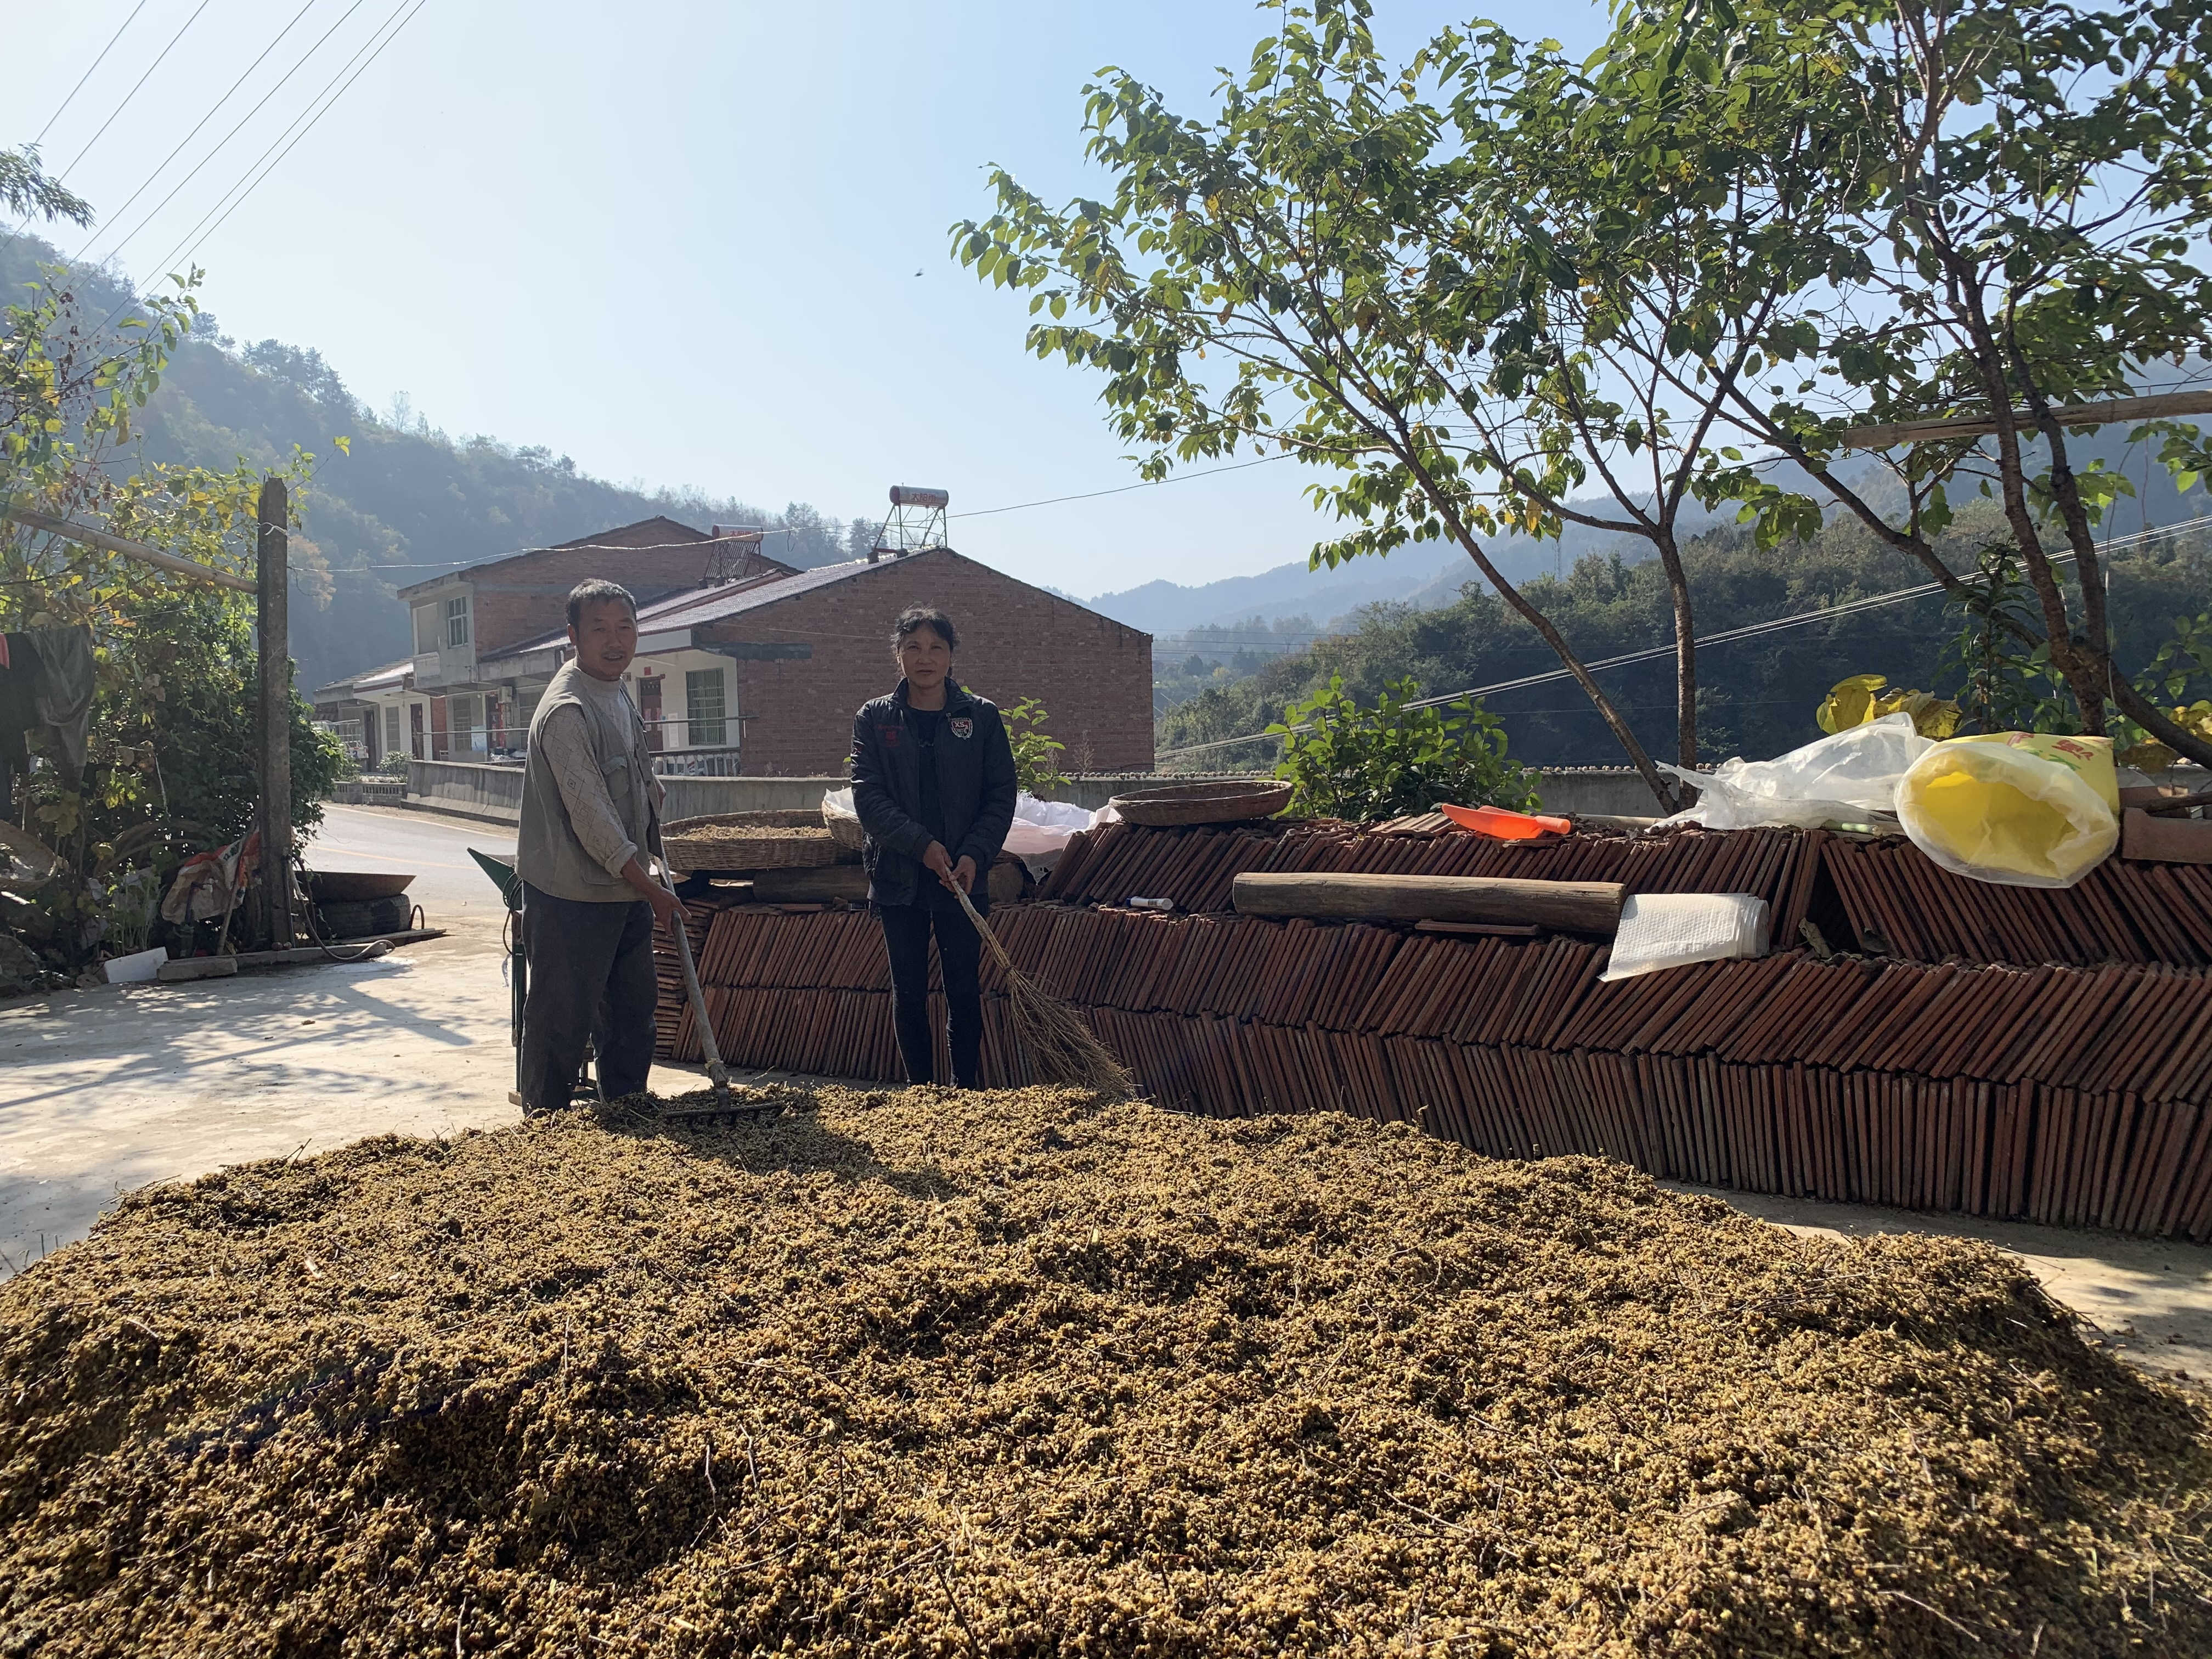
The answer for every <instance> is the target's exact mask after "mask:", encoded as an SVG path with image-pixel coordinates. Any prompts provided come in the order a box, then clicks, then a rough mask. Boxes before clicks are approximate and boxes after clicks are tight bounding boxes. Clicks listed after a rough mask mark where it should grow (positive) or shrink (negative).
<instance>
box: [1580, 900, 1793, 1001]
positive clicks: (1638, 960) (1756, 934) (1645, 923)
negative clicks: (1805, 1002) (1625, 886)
mask: <svg viewBox="0 0 2212 1659" xmlns="http://www.w3.org/2000/svg"><path fill="white" fill-rule="evenodd" d="M1770 926H1771V922H1770V920H1769V917H1768V915H1767V908H1766V901H1765V899H1763V898H1760V897H1759V896H1758V895H1757V894H1755V893H1635V894H1632V895H1630V896H1629V899H1628V902H1626V904H1624V905H1623V906H1622V907H1621V910H1620V929H1619V930H1618V931H1617V932H1616V933H1614V934H1613V955H1612V957H1611V958H1610V959H1609V960H1608V961H1607V963H1606V969H1605V971H1604V972H1603V973H1602V974H1600V975H1598V978H1599V979H1601V980H1604V981H1611V980H1616V979H1633V978H1635V977H1636V976H1637V975H1638V974H1650V973H1656V972H1657V971H1658V970H1659V969H1662V968H1682V967H1686V966H1687V965H1688V964H1690V963H1693V962H1726V961H1728V960H1729V958H1730V957H1763V956H1765V954H1766V945H1767V933H1768V929H1769V927H1770Z"/></svg>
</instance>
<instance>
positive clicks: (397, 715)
mask: <svg viewBox="0 0 2212 1659" xmlns="http://www.w3.org/2000/svg"><path fill="white" fill-rule="evenodd" d="M406 751H407V711H406V710H405V709H404V708H401V707H400V706H399V705H398V703H396V702H388V703H386V704H385V705H384V752H385V753H386V754H387V755H400V754H404V753H405V752H406Z"/></svg>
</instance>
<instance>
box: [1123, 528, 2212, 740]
mask: <svg viewBox="0 0 2212 1659" xmlns="http://www.w3.org/2000/svg"><path fill="white" fill-rule="evenodd" d="M2206 525H2212V513H2205V514H2203V515H2202V516H2201V517H2198V518H2194V519H2185V520H2182V521H2181V522H2180V523H2179V524H2172V525H2166V526H2162V527H2160V528H2159V529H2156V530H2145V531H2139V532H2136V534H2134V535H2132V536H2117V537H2114V538H2112V539H2111V540H2110V541H2106V542H2104V543H2101V544H2099V550H2100V552H2111V551H2112V550H2114V549H2116V548H2123V547H2130V546H2133V545H2134V544H2136V543H2138V542H2147V541H2149V540H2150V539H2152V538H2154V537H2158V536H2170V535H2172V534H2173V533H2174V532H2176V531H2182V530H2195V529H2198V528H2200V527H2202V526H2206ZM2073 557H2074V555H2073V554H2071V553H2059V554H2055V555H2053V556H2052V558H2051V562H2052V563H2053V564H2063V563H2064V562H2067V561H2069V560H2070V559H2072V558H2073ZM1941 592H1943V584H1942V583H1941V582H1923V583H1921V584H1920V585H1918V586H1914V587H1900V588H1898V589H1895V590H1894V591H1893V592H1887V593H1874V594H1869V596H1868V597H1867V598H1865V599H1852V600H1850V601H1849V602H1848V603H1846V604H1843V605H1831V606H1829V607H1828V608H1827V609H1826V610H1824V611H1799V612H1798V613H1797V614H1796V615H1795V616H1790V617H1774V618H1772V619H1771V620H1770V621H1767V622H1761V623H1746V624H1744V626H1742V627H1741V628H1729V629H1722V630H1721V631H1720V632H1719V633H1717V634H1708V635H1705V636H1704V637H1703V638H1701V639H1696V640H1692V641H1691V642H1690V644H1691V647H1692V649H1693V650H1702V649H1704V648H1705V647H1706V646H1709V645H1727V644H1729V643H1730V642H1732V641H1736V640H1747V639H1752V638H1754V637H1756V636H1758V635H1765V634H1775V633H1779V632H1781V631H1782V630H1783V629H1787V628H1802V627H1804V626H1805V625H1806V624H1807V623H1821V622H1833V621H1835V620H1837V619H1838V617H1853V616H1857V615H1858V614H1860V613H1861V612H1863V611H1876V610H1880V609H1881V608H1882V607H1883V606H1885V605H1905V604H1907V603H1909V602H1910V601H1911V600H1913V599H1926V598H1927V597H1928V596H1929V594H1931V593H1941ZM1674 650H1675V647H1674V646H1672V645H1655V646H1650V647H1646V648H1645V649H1644V650H1642V651H1628V652H1624V653H1622V654H1620V656H1617V657H1607V658H1604V659H1601V660H1600V661H1597V662H1589V663H1584V664H1583V668H1584V669H1585V670H1587V671H1589V672H1590V673H1593V674H1594V673H1596V672H1597V671H1599V670H1600V669H1605V668H1626V667H1627V666H1629V665H1631V664H1633V663H1639V662H1652V661H1656V659H1659V658H1661V657H1671V656H1673V655H1674ZM1571 678H1574V674H1573V671H1572V670H1571V669H1565V668H1555V669H1553V670H1552V671H1549V672H1548V673H1543V674H1524V675H1522V677H1521V678H1518V679H1512V680H1500V681H1498V683H1497V684H1494V685H1477V686H1471V687H1469V688H1468V690H1464V691H1447V692H1445V693H1444V694H1443V696H1437V697H1422V698H1419V699H1417V700H1416V701H1414V702H1408V703H1403V704H1401V705H1400V706H1401V708H1443V706H1444V705H1445V704H1447V703H1454V702H1459V701H1460V699H1461V698H1462V697H1488V696H1496V695H1497V694H1498V693H1499V692H1501V691H1518V690H1522V689H1523V688H1524V687H1527V686H1531V685H1548V684H1553V683H1554V682H1556V681H1559V680H1565V679H1571ZM1290 729H1291V731H1293V732H1310V731H1311V730H1312V729H1313V728H1312V726H1310V725H1301V726H1292V727H1291V728H1290ZM1273 735H1277V734H1273V733H1269V732H1247V733H1246V734H1245V735H1244V736H1243V737H1241V738H1213V739H1212V741H1210V742H1206V743H1192V744H1183V745H1182V746H1181V747H1180V748H1176V749H1163V750H1159V751H1158V753H1157V754H1155V755H1154V756H1153V759H1155V760H1172V759H1174V758H1175V757H1176V756H1178V755H1199V754H1204V753H1206V751H1207V750H1214V749H1230V748H1234V747H1235V746H1236V745H1237V744H1242V743H1258V742H1261V741H1263V740H1265V739H1266V738H1269V737H1270V736H1273Z"/></svg>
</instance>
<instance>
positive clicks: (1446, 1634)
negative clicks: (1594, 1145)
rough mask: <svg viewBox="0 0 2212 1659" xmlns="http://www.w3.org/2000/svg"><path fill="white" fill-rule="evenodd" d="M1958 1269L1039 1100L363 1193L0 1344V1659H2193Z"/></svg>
mask: <svg viewBox="0 0 2212 1659" xmlns="http://www.w3.org/2000/svg"><path fill="white" fill-rule="evenodd" d="M2206 1431H2207V1423H2206V1420H2205V1418H2204V1416H2203V1413H2202V1411H2201V1410H2200V1408H2199V1407H2198V1406H2197V1404H2196V1403H2194V1402H2193V1401H2191V1399H2190V1398H2188V1397H2186V1396H2185V1395H2182V1394H2180V1393H2178V1392H2176V1391H2173V1390H2172V1389H2167V1388H2166V1387H2164V1386H2162V1385H2160V1384H2157V1383H2152V1382H2149V1381H2147V1380H2145V1379H2144V1378H2142V1377H2141V1376H2136V1375H2134V1374H2131V1373H2130V1372H2129V1371H2126V1370H2123V1369H2122V1368H2121V1367H2120V1366H2119V1365H2118V1364H2116V1363H2115V1362H2114V1361H2112V1359H2111V1358H2108V1357H2106V1355H2104V1354H2102V1353H2100V1352H2097V1351H2096V1350H2094V1349H2093V1348H2091V1347H2090V1346H2087V1345H2086V1344H2084V1343H2083V1342H2082V1341H2081V1340H2080V1338H2079V1337H2078V1335H2077V1334H2075V1330H2074V1329H2073V1328H2072V1327H2071V1326H2070V1325H2069V1323H2068V1322H2067V1321H2066V1320H2065V1319H2064V1318H2063V1316H2060V1315H2058V1314H2057V1312H2055V1311H2054V1310H2053V1309H2052V1308H2051V1306H2050V1304H2047V1303H2046V1302H2045V1300H2044V1299H2043V1297H2041V1296H2040V1294H2039V1292H2038V1291H2036V1290H2035V1289H2034V1287H2033V1285H2032V1283H2031V1282H2030V1281H2029V1280H2028V1279H2027V1278H2026V1277H2025V1276H2024V1275H2023V1274H2022V1273H2020V1272H2019V1271H2018V1270H2017V1269H2016V1268H2015V1267H2013V1266H2012V1265H2009V1264H2008V1262H2007V1261H2005V1260H2004V1259H2003V1258H2002V1257H2000V1256H1999V1255H1996V1253H1994V1252H1992V1251H1990V1250H1988V1249H1983V1248H1981V1247H1978V1246H1976V1245H1972V1244H1968V1243H1961V1242H1958V1241H1953V1240H1945V1239H1940V1238H1927V1237H1916V1238H1884V1239H1874V1240H1867V1241H1856V1242H1849V1243H1845V1242H1838V1241H1828V1240H1804V1239H1798V1238H1795V1237H1790V1236H1789V1235H1787V1234H1785V1233H1784V1232H1782V1231H1778V1230H1776V1229H1773V1228H1770V1227H1768V1226H1766V1225H1763V1224H1761V1223H1758V1222H1754V1221H1752V1220H1749V1219H1747V1218H1741V1217H1740V1216H1737V1215H1735V1213H1733V1212H1730V1211H1729V1210H1727V1209H1726V1208H1725V1207H1724V1206H1721V1205H1719V1204H1718V1203H1717V1202H1713V1201H1711V1200H1691V1199H1684V1198H1679V1197H1675V1196H1672V1195H1670V1194H1666V1193H1664V1192H1662V1191H1661V1190H1659V1189H1657V1188H1655V1187H1654V1186H1653V1185H1652V1183H1651V1182H1650V1181H1649V1180H1647V1179H1645V1178H1644V1176H1639V1175H1637V1174H1635V1173H1633V1172H1632V1171H1630V1170H1625V1169H1622V1168H1620V1167H1618V1166H1615V1165H1611V1164H1602V1163H1599V1162H1595V1161H1591V1160H1587V1159H1565V1160H1559V1161H1555V1162H1552V1163H1547V1164H1492V1163H1486V1162H1485V1161H1483V1160H1482V1159H1480V1158H1475V1157H1474V1156H1472V1155H1470V1154H1468V1153H1467V1152H1462V1151H1461V1150H1459V1149H1457V1148H1455V1147H1452V1146H1446V1145H1443V1144H1442V1143H1439V1142H1437V1141H1434V1140H1431V1139H1425V1138H1424V1137H1422V1136H1420V1135H1419V1134H1416V1133H1413V1132H1411V1131H1409V1130H1406V1129H1402V1128H1398V1127H1381V1126H1376V1125H1374V1124H1370V1123H1364V1122H1357V1121H1350V1120H1346V1119H1341V1118H1333V1117H1316V1118H1297V1119H1273V1120H1260V1121H1244V1122H1227V1123H1218V1122H1211V1121H1200V1120H1192V1119H1182V1118H1176V1117H1173V1116H1170V1115H1164V1114H1161V1113H1158V1112H1157V1111H1155V1110H1152V1109H1148V1108H1146V1107H1143V1106H1140V1105H1132V1104H1116V1105H1105V1104H1102V1103H1098V1102H1097V1101H1094V1100H1091V1099H1089V1098H1086V1097H1081V1096H1077V1095H1072V1094H1067V1093H1064V1092H1054V1091H1042V1090H1039V1091H1026V1092H1022V1093H1001V1094H987V1095H956V1094H952V1093H951V1092H946V1091H931V1090H915V1091H908V1092H906V1093H902V1094H871V1095H856V1094H842V1093H836V1092H825V1093H823V1095H821V1096H820V1097H814V1098H810V1099H808V1100H807V1101H806V1102H805V1107H804V1109H800V1110H797V1111H794V1112H791V1113H787V1115H785V1116H784V1118H783V1119H782V1120H781V1121H779V1122H777V1123H775V1125H773V1126H769V1127H750V1128H741V1129H735V1130H719V1131H711V1132H701V1133H664V1132H661V1131H659V1129H657V1128H656V1127H653V1126H650V1125H645V1124H641V1123H639V1122H637V1121H629V1122H628V1123H622V1122H611V1123H609V1124H600V1123H594V1122H592V1121H586V1120H583V1119H580V1118H578V1119H571V1120H566V1121H562V1120H556V1121H547V1122H542V1123H535V1124H532V1125H528V1126H526V1127H520V1128H517V1129H513V1130H507V1131H501V1132H499V1133H492V1134H482V1135H471V1136H467V1137H465V1138H463V1139H459V1140H454V1141H450V1142H431V1141H405V1140H398V1139H380V1140H373V1141H368V1142H364V1143H362V1144H361V1145H359V1146H355V1147H352V1148H350V1149H348V1150H346V1151H343V1152H335V1153H331V1154H330V1155H328V1156H325V1157H323V1158H316V1159H313V1160H312V1161H308V1162H301V1163H292V1164H258V1165H253V1166H251V1167H247V1168H242V1169H236V1170H229V1171H228V1172H226V1173H224V1174H222V1175H219V1176H210V1177H209V1178H208V1179H206V1180H204V1181H201V1182H197V1183H195V1184H192V1185H190V1186H174V1187H167V1188H156V1189H153V1190H150V1191H148V1192H145V1193H143V1194H139V1195H137V1197H135V1198H133V1199H132V1200H130V1201H129V1202H127V1203H126V1204H125V1206H124V1207H123V1208H122V1210H121V1211H120V1212H118V1214H117V1215H116V1216H114V1217H113V1218H112V1219H110V1220H109V1221H108V1222H106V1224H105V1225H102V1227H101V1228H100V1230H99V1231H97V1232H96V1233H95V1234H94V1237H92V1238H91V1239H90V1240H88V1241H87V1242H86V1243H82V1244H80V1245H76V1246H74V1247H72V1248H70V1249H67V1250H64V1251H62V1252H60V1253H59V1254H58V1255H55V1256H53V1257H52V1258H50V1259H49V1260H48V1261H45V1262H42V1263H40V1265H39V1266H38V1267H34V1268H33V1269H32V1270H31V1271H30V1272H29V1273H25V1274H24V1275H22V1276H21V1278H19V1279H15V1280H14V1281H12V1282H11V1283H10V1284H9V1285H7V1286H6V1287H4V1289H0V1653H4V1654H6V1655H9V1656H20V1655H30V1654H36V1655H39V1656H40V1659H60V1656H65V1655H91V1654H117V1655H121V1654H132V1655H148V1654H213V1653H221V1654H232V1653H236V1654H269V1655H280V1654H281V1655H311V1654H312V1655H334V1656H335V1655H353V1654H360V1655H371V1654H375V1655H384V1654H390V1655H401V1654H408V1655H416V1654H446V1653H459V1654H489V1653H502V1654H542V1655H549V1656H550V1655H554V1654H564V1655H565V1654H578V1653H582V1654H591V1655H622V1654H646V1653H653V1654H669V1655H693V1654H697V1655H709V1654H712V1655H738V1654H748V1653H753V1652H762V1651H770V1650H773V1651H775V1652H793V1653H808V1654H850V1655H878V1654H880V1655H889V1654H894V1653H897V1654H939V1655H945V1656H959V1655H975V1656H981V1655H1004V1654H1042V1653H1048V1652H1050V1653H1087V1654H1093V1655H1105V1654H1131V1655H1137V1654H1143V1655H1191V1656H1198V1655H1208V1656H1213V1655H1240V1654H1252V1655H1260V1654H1277V1653H1285V1652H1292V1653H1313V1654H1320V1653H1330V1654H1399V1655H1408V1656H1410V1655H1416V1654H1429V1655H1434V1656H1445V1655H1479V1654H1485V1653H1489V1654H1497V1655H1504V1654H1516V1655H1537V1654H1545V1655H1561V1656H1565V1655H1575V1656H1585V1655H1630V1654H1639V1655H1640V1654H1668V1655H1691V1654H1716V1655H1717V1654H1761V1655H1777V1654H1844V1653H1866V1652H1869V1651H1875V1652H1881V1653H1884V1654H1892V1655H1916V1654H1939V1653H1940V1654H1954V1653H1956V1654H2028V1653H2031V1652H2032V1653H2035V1654H2037V1655H2039V1656H2045V1659H2048V1656H2062V1655H2091V1654H2097V1655H2105V1654H2114V1653H2120V1652H2130V1651H2131V1652H2139V1653H2145V1654H2183V1653H2203V1652H2206V1651H2212V1602H2208V1601H2207V1599H2206V1596H2207V1593H2208V1591H2212V1577H2208V1567H2212V1548H2209V1547H2208V1543H2207V1539H2206V1535H2205V1528H2206V1519H2205V1508H2204V1494H2205V1492H2206V1491H2207V1474H2208V1471H2212V1455H2208V1439H2207V1433H2206Z"/></svg>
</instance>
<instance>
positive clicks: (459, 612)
mask: <svg viewBox="0 0 2212 1659" xmlns="http://www.w3.org/2000/svg"><path fill="white" fill-rule="evenodd" d="M469 620H470V618H469V596H468V595H467V594H465V593H460V594H456V595H455V596H454V597H453V598H452V599H447V601H446V643H447V645H448V646H460V645H466V644H467V643H468V642H469Z"/></svg>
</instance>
